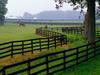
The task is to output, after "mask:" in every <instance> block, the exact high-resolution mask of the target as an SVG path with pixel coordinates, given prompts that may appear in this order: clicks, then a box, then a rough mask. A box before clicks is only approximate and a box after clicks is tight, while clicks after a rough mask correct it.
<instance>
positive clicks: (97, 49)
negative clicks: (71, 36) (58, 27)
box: [0, 40, 100, 75]
mask: <svg viewBox="0 0 100 75" xmlns="http://www.w3.org/2000/svg"><path fill="white" fill-rule="evenodd" d="M98 54H100V40H98V41H96V42H94V43H91V44H86V45H83V46H80V47H76V48H72V49H69V50H62V51H59V52H54V53H50V54H45V55H41V56H39V57H36V58H33V59H29V60H26V61H23V62H19V63H15V64H12V65H8V66H5V67H3V68H2V69H1V70H0V74H1V75H16V74H25V75H26V74H27V75H37V74H41V75H52V74H54V73H57V72H59V71H62V70H66V69H68V68H70V67H73V66H74V65H78V64H80V63H82V62H85V61H87V60H89V59H91V58H93V57H94V56H96V55H98ZM17 68H18V69H17ZM12 70H13V71H12Z"/></svg>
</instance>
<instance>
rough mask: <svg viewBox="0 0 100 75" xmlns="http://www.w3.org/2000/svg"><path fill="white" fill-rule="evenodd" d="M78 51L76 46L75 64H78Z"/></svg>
mask: <svg viewBox="0 0 100 75" xmlns="http://www.w3.org/2000/svg"><path fill="white" fill-rule="evenodd" d="M78 52H79V48H76V64H77V65H78Z"/></svg>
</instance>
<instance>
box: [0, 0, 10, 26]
mask: <svg viewBox="0 0 100 75" xmlns="http://www.w3.org/2000/svg"><path fill="white" fill-rule="evenodd" d="M7 1H8V0H0V25H2V24H3V23H4V19H5V14H6V12H7V8H6V4H7Z"/></svg>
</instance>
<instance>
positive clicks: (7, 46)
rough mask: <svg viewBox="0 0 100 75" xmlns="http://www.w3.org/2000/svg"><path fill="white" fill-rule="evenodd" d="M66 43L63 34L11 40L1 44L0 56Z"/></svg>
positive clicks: (22, 53) (12, 55)
mask: <svg viewBox="0 0 100 75" xmlns="http://www.w3.org/2000/svg"><path fill="white" fill-rule="evenodd" d="M63 44H64V42H63V37H62V36H55V37H50V38H49V37H46V38H36V39H29V40H19V41H10V42H6V43H2V44H0V58H4V57H7V56H11V57H12V58H13V57H14V55H16V54H21V55H24V54H25V53H26V52H31V53H33V52H34V51H36V50H40V51H42V50H44V49H48V50H49V49H50V48H51V47H54V48H56V46H60V45H61V46H62V45H63Z"/></svg>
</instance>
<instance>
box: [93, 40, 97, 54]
mask: <svg viewBox="0 0 100 75" xmlns="http://www.w3.org/2000/svg"><path fill="white" fill-rule="evenodd" d="M93 50H94V56H95V55H96V42H94V43H93Z"/></svg>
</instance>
